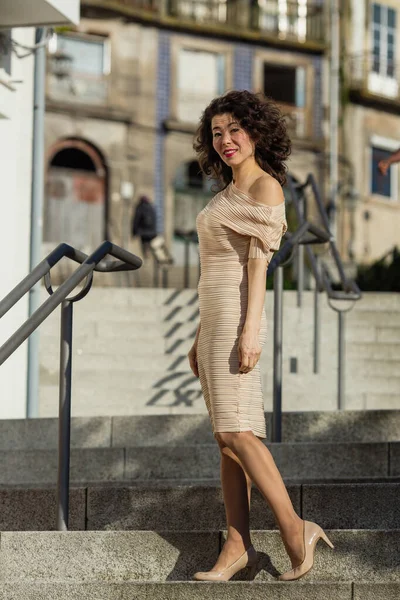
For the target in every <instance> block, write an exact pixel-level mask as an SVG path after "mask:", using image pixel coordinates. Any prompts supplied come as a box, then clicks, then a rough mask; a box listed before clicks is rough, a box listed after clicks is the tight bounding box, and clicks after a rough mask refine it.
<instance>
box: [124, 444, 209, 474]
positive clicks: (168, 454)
mask: <svg viewBox="0 0 400 600" xmlns="http://www.w3.org/2000/svg"><path fill="white" fill-rule="evenodd" d="M220 462H221V461H220V452H219V450H218V447H216V445H215V444H214V445H212V446H210V445H204V444H203V445H197V446H169V447H162V446H156V447H152V448H146V447H144V448H132V449H131V448H128V449H127V450H126V464H125V477H126V479H127V480H129V479H141V480H152V479H164V478H166V479H217V478H218V474H219V470H220Z"/></svg>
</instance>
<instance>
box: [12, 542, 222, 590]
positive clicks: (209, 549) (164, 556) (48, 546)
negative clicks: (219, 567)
mask: <svg viewBox="0 0 400 600" xmlns="http://www.w3.org/2000/svg"><path fill="white" fill-rule="evenodd" d="M219 537H220V536H219V532H212V531H210V532H197V533H193V532H188V531H185V532H171V531H169V532H157V533H156V532H153V531H118V532H88V531H85V532H35V533H33V532H24V533H19V532H13V533H3V534H2V535H1V550H0V557H1V564H2V569H1V573H0V581H1V582H9V583H11V582H25V581H32V580H33V581H36V582H41V581H42V582H48V581H51V580H53V581H58V582H66V583H74V582H77V581H79V582H82V583H85V582H104V583H110V582H115V583H117V582H124V581H165V580H167V579H170V580H175V581H177V580H178V581H179V580H187V579H190V578H191V577H192V575H193V573H195V572H196V571H197V570H198V568H199V565H204V567H205V568H207V569H209V568H211V567H212V565H213V564H214V562H215V560H216V558H217V556H218V550H219Z"/></svg>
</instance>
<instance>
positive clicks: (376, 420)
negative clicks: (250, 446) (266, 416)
mask: <svg viewBox="0 0 400 600" xmlns="http://www.w3.org/2000/svg"><path fill="white" fill-rule="evenodd" d="M282 440H283V441H284V442H390V441H397V440H399V441H400V411H399V410H369V411H361V410H355V411H347V410H346V411H333V412H324V411H320V412H290V413H288V412H284V413H283V415H282Z"/></svg>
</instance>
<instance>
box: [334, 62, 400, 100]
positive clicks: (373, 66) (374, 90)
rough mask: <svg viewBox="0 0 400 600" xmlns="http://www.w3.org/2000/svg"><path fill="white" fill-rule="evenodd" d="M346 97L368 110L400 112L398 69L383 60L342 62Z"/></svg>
mask: <svg viewBox="0 0 400 600" xmlns="http://www.w3.org/2000/svg"><path fill="white" fill-rule="evenodd" d="M345 73H346V79H347V87H348V89H349V92H350V97H351V99H352V100H354V101H359V102H362V103H365V104H368V105H371V106H376V107H378V108H379V107H381V108H385V107H386V108H387V109H389V110H390V109H391V108H392V109H393V110H395V111H398V110H399V108H400V65H399V64H398V63H395V62H391V61H388V60H387V59H386V57H379V56H376V55H373V54H372V53H370V54H363V55H358V56H350V57H348V59H347V60H346V61H345Z"/></svg>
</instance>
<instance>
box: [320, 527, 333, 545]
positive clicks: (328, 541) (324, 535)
mask: <svg viewBox="0 0 400 600" xmlns="http://www.w3.org/2000/svg"><path fill="white" fill-rule="evenodd" d="M321 539H322V540H324V542H325V544H328V546H329V548H332V550H333V548H334V547H335V546H334V545H333V544H332V542H331V540H330V539H329V538H328V536H327V535H326V533H325V531H323V529H321Z"/></svg>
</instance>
